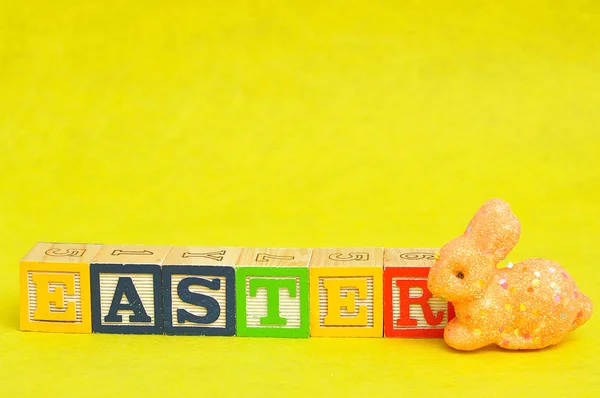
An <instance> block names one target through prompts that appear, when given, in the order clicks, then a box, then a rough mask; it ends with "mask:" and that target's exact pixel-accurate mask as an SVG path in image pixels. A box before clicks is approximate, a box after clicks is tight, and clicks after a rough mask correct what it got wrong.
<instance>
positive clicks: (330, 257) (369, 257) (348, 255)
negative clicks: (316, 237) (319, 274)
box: [310, 247, 383, 267]
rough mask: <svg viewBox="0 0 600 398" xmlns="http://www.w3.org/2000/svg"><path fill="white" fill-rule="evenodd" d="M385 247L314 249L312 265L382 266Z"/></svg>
mask: <svg viewBox="0 0 600 398" xmlns="http://www.w3.org/2000/svg"><path fill="white" fill-rule="evenodd" d="M382 262H383V249H382V248H380V247H354V248H348V247H346V248H324V249H314V250H313V254H312V258H311V262H310V265H311V267H381V264H382Z"/></svg>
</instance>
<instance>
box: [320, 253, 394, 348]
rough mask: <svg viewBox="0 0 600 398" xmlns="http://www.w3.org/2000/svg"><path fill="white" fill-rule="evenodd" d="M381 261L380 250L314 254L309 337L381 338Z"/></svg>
mask: <svg viewBox="0 0 600 398" xmlns="http://www.w3.org/2000/svg"><path fill="white" fill-rule="evenodd" d="M319 251H320V252H321V253H319ZM381 260H382V256H381V253H380V249H362V250H360V249H358V250H357V249H317V250H315V254H313V259H312V261H311V266H310V334H311V336H315V337H327V336H329V337H382V335H383V267H382V261H381ZM335 261H340V264H339V265H338V264H336V263H335Z"/></svg>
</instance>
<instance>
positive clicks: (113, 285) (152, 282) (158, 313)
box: [90, 245, 170, 334]
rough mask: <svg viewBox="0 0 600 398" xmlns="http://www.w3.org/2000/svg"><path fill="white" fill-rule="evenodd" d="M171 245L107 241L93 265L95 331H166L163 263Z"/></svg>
mask: <svg viewBox="0 0 600 398" xmlns="http://www.w3.org/2000/svg"><path fill="white" fill-rule="evenodd" d="M169 250H170V246H138V245H106V246H103V247H102V249H100V251H99V252H98V254H97V255H96V257H95V258H94V260H93V261H92V263H91V265H90V280H91V287H92V329H93V331H94V333H120V334H161V333H162V332H163V316H162V290H161V289H162V283H161V279H162V278H161V268H160V266H161V264H162V262H163V261H164V259H165V257H166V256H167V253H168V252H169Z"/></svg>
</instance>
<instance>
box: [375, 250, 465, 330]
mask: <svg viewBox="0 0 600 398" xmlns="http://www.w3.org/2000/svg"><path fill="white" fill-rule="evenodd" d="M437 251H438V249H407V248H390V249H387V248H386V249H385V254H384V259H385V270H384V329H385V336H386V337H443V336H444V327H445V326H446V324H447V323H448V321H449V320H450V319H452V318H453V317H454V308H453V307H452V304H450V303H448V302H447V301H446V300H445V299H443V298H440V297H434V296H432V294H431V292H429V290H428V289H427V275H428V274H429V269H430V268H431V266H432V265H433V264H434V262H435V259H434V257H435V253H436V252H437Z"/></svg>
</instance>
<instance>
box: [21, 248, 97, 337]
mask: <svg viewBox="0 0 600 398" xmlns="http://www.w3.org/2000/svg"><path fill="white" fill-rule="evenodd" d="M100 247H101V246H100V245H85V244H77V243H38V244H37V245H35V246H34V247H33V249H31V250H30V251H29V253H27V255H26V256H25V257H24V258H23V259H22V260H21V264H20V280H21V322H20V323H21V330H29V331H39V332H69V333H91V332H92V314H91V311H90V260H91V259H92V258H94V256H95V255H96V254H97V253H98V251H99V250H100Z"/></svg>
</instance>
